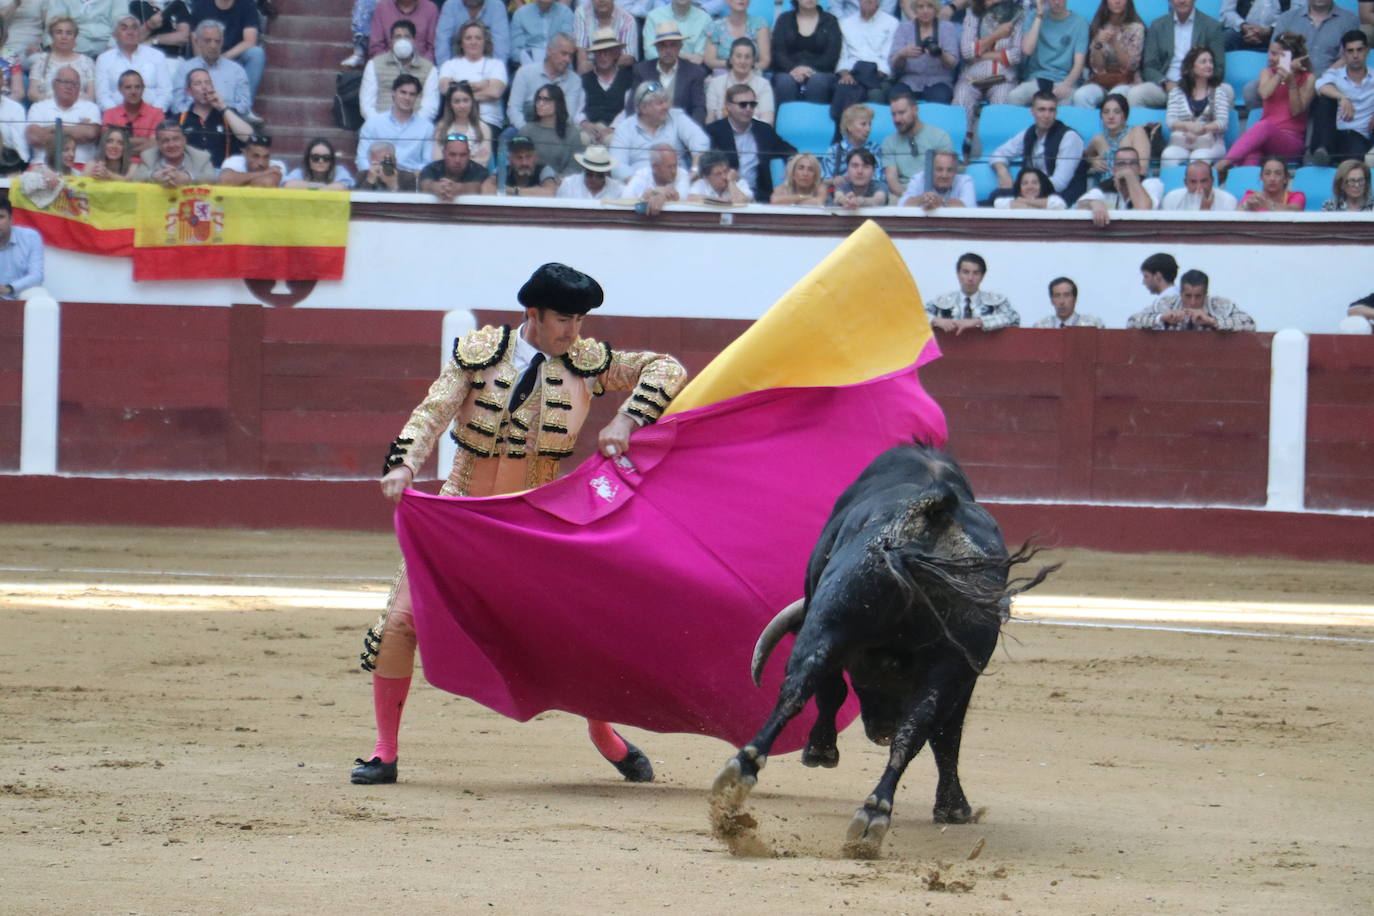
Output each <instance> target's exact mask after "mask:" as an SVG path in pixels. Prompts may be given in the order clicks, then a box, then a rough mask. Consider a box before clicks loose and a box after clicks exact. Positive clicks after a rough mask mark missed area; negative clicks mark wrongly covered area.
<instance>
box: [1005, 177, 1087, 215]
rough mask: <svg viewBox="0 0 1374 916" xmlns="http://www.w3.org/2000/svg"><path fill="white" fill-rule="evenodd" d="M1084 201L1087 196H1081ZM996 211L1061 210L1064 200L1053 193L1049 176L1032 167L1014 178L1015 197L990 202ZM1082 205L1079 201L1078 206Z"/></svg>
mask: <svg viewBox="0 0 1374 916" xmlns="http://www.w3.org/2000/svg"><path fill="white" fill-rule="evenodd" d="M1083 197H1084V199H1086V198H1087V195H1086V194H1085V195H1083ZM992 205H993V206H994V207H996V208H997V209H998V210H1063V209H1065V208H1066V204H1065V203H1064V198H1062V197H1060V196H1059V195H1058V194H1056V193H1054V186H1053V185H1052V184H1050V176H1048V175H1046V174H1045V173H1044V172H1042V171H1040V170H1039V169H1037V168H1035V167H1034V166H1031V167H1027V168H1023V169H1022V170H1021V173H1020V174H1019V175H1017V176H1016V196H1015V197H999V198H997V199H996V200H994V201H993V202H992ZM1082 205H1083V204H1082V202H1081V201H1080V202H1079V206H1080V207H1081V206H1082Z"/></svg>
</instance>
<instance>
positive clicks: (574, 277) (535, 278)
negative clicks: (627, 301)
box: [515, 263, 605, 315]
mask: <svg viewBox="0 0 1374 916" xmlns="http://www.w3.org/2000/svg"><path fill="white" fill-rule="evenodd" d="M515 298H516V299H518V300H519V301H520V304H521V305H523V306H524V307H525V308H530V309H553V310H554V311H555V312H563V313H564V314H567V315H585V314H587V313H588V312H590V311H591V310H592V309H594V308H597V307H598V306H600V305H601V302H602V300H603V299H605V293H603V292H602V291H601V284H600V283H597V282H596V281H595V280H593V279H592V278H591V277H589V276H587V275H586V274H584V273H583V272H582V271H580V270H574V269H573V268H571V267H569V266H568V265H566V264H558V263H549V264H544V265H542V266H540V267H539V268H538V269H536V270H535V272H534V273H532V274H530V278H529V279H528V280H526V281H525V285H524V286H522V287H520V292H519V293H517V294H516V297H515Z"/></svg>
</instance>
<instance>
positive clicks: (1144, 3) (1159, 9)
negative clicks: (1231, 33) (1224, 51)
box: [1135, 0, 1216, 28]
mask: <svg viewBox="0 0 1374 916" xmlns="http://www.w3.org/2000/svg"><path fill="white" fill-rule="evenodd" d="M1135 11H1136V13H1137V15H1139V16H1140V21H1141V22H1143V23H1145V27H1146V28H1149V26H1150V23H1152V22H1154V21H1155V20H1156V19H1158V18H1159V17H1160V16H1165V15H1168V13H1169V0H1136V4H1135ZM1212 18H1213V19H1215V18H1216V17H1215V16H1213V17H1212Z"/></svg>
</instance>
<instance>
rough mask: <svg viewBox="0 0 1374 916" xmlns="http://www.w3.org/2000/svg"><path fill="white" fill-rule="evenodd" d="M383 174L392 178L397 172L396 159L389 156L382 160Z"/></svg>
mask: <svg viewBox="0 0 1374 916" xmlns="http://www.w3.org/2000/svg"><path fill="white" fill-rule="evenodd" d="M382 174H383V175H385V176H387V177H388V178H390V177H391V176H392V175H395V174H396V160H395V159H392V158H391V157H390V156H387V157H386V158H385V159H383V160H382Z"/></svg>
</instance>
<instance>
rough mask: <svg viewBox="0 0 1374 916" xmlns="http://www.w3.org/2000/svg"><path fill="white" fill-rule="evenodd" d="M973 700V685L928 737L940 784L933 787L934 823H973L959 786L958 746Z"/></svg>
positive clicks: (971, 811) (966, 800) (970, 812)
mask: <svg viewBox="0 0 1374 916" xmlns="http://www.w3.org/2000/svg"><path fill="white" fill-rule="evenodd" d="M972 697H973V685H972V684H970V685H969V686H968V690H967V691H965V692H964V696H963V698H962V699H961V700H959V701H958V703H957V704H955V706H954V708H953V709H951V710H950V712H949V718H947V719H945V721H944V722H943V724H941V725H940V727H939V728H938V729H936V731H935V733H934V734H932V735H931V736H930V753H931V754H932V755H933V756H934V757H935V767H936V769H937V770H938V771H939V774H940V777H939V782H938V783H937V784H936V786H935V810H934V815H935V823H937V824H967V823H969V822H970V821H972V820H973V809H972V808H971V807H969V803H968V799H967V798H965V797H964V789H963V786H961V785H960V784H959V743H960V741H961V740H962V739H963V736H964V714H965V713H967V712H968V704H969V700H970V699H971V698H972Z"/></svg>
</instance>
